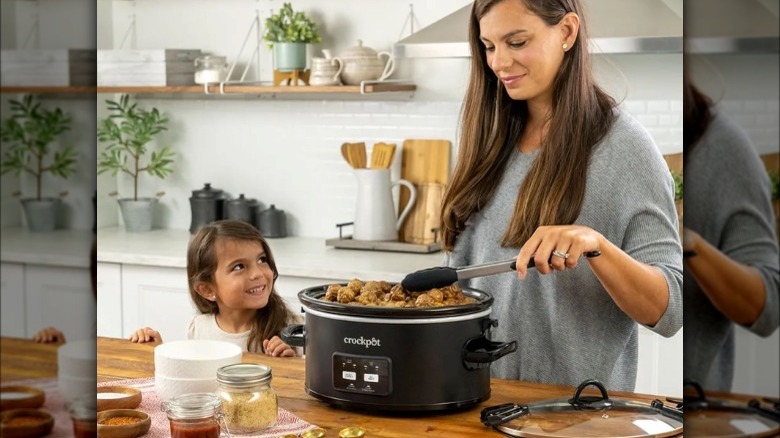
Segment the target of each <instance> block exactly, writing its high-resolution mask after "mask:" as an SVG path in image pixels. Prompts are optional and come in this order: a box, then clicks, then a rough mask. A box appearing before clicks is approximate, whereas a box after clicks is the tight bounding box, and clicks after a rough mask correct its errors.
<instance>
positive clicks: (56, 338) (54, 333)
mask: <svg viewBox="0 0 780 438" xmlns="http://www.w3.org/2000/svg"><path fill="white" fill-rule="evenodd" d="M33 341H35V342H44V343H49V342H57V343H62V342H65V335H64V334H63V333H62V332H61V331H59V330H57V329H56V328H54V327H46V328H45V329H41V330H40V331H39V332H38V333H36V334H35V336H33Z"/></svg>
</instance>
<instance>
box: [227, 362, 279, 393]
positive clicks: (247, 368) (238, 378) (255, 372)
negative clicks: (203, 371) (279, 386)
mask: <svg viewBox="0 0 780 438" xmlns="http://www.w3.org/2000/svg"><path fill="white" fill-rule="evenodd" d="M271 378H272V376H271V367H269V366H268V365H263V364H256V363H236V364H232V365H225V366H223V367H221V368H219V369H218V370H217V382H219V383H221V384H224V385H227V386H230V387H234V388H245V387H249V386H254V385H258V384H261V383H271Z"/></svg>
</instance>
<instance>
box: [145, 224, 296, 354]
mask: <svg viewBox="0 0 780 438" xmlns="http://www.w3.org/2000/svg"><path fill="white" fill-rule="evenodd" d="M278 276H279V273H278V272H277V270H276V263H275V262H274V258H273V256H272V255H271V248H270V247H269V246H268V243H267V242H266V241H265V239H264V238H263V236H262V235H261V234H260V232H259V231H257V229H255V228H254V227H253V226H251V225H249V224H247V223H245V222H242V221H235V220H221V221H216V222H213V223H211V224H208V225H206V226H204V227H202V228H201V229H200V230H198V232H197V233H196V234H195V236H193V238H192V240H191V241H190V243H189V246H188V248H187V277H188V280H189V286H190V296H191V297H192V300H193V301H194V302H195V306H196V307H197V308H198V310H199V311H200V314H198V315H195V316H194V317H193V318H192V320H191V321H190V323H189V327H188V329H187V337H188V338H189V339H212V340H219V341H226V342H231V343H233V344H236V345H239V346H240V347H241V348H243V349H244V351H250V352H260V353H265V354H268V355H270V356H295V355H296V352H295V350H294V349H293V348H292V347H290V346H289V345H287V344H285V343H284V342H282V340H281V339H280V338H279V336H278V335H279V332H280V331H281V329H282V328H283V327H285V326H286V325H288V324H290V323H293V322H296V318H295V317H294V315H293V313H292V312H291V311H290V310H289V309H288V308H287V306H286V305H285V303H284V301H283V300H282V298H281V297H280V296H279V294H278V293H277V292H276V290H275V289H274V281H276V279H277V277H278ZM130 341H132V342H162V337H161V336H160V334H159V333H158V332H157V331H155V330H153V329H151V328H149V327H144V328H141V329H138V330H137V331H136V332H135V333H133V334H132V336H130Z"/></svg>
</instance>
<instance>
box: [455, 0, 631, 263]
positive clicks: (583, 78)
mask: <svg viewBox="0 0 780 438" xmlns="http://www.w3.org/2000/svg"><path fill="white" fill-rule="evenodd" d="M502 1H522V2H523V4H524V5H525V6H526V7H527V8H528V10H529V11H530V12H532V13H533V14H535V15H537V16H539V17H540V18H541V19H542V20H544V22H545V23H547V25H549V26H552V25H555V24H557V23H559V22H560V20H561V19H562V18H563V16H564V15H566V14H567V13H569V12H574V13H576V14H577V15H578V16H579V17H580V27H579V32H578V34H577V39H576V40H575V43H574V44H573V46H572V48H571V49H570V50H569V51H568V52H567V53H566V54H565V56H564V60H563V64H562V65H561V68H560V70H559V71H558V75H557V76H556V78H555V80H554V82H553V102H552V115H551V118H550V120H549V128H548V131H547V135H546V138H544V139H543V141H542V144H541V147H540V151H539V155H538V156H537V158H536V160H535V161H534V163H533V165H532V166H531V169H530V170H529V171H528V175H527V176H526V178H525V180H524V181H523V184H522V185H521V187H520V190H519V192H518V196H517V201H516V203H515V209H514V213H513V215H512V219H511V221H510V222H509V227H508V228H507V229H506V231H505V232H504V236H503V239H502V242H501V243H502V246H505V247H519V246H522V245H523V244H524V243H525V241H526V240H528V238H529V237H531V235H532V234H533V232H534V231H535V230H536V228H538V227H539V226H540V225H561V224H571V223H573V222H574V221H575V220H576V219H577V217H578V216H579V213H580V209H581V208H582V202H583V199H584V197H585V183H586V178H587V168H588V162H589V160H590V156H591V154H592V152H593V149H594V147H595V145H596V144H597V143H598V142H599V141H600V140H601V139H602V138H603V137H604V135H605V134H606V133H607V132H608V131H609V129H610V127H611V126H612V123H613V121H614V114H613V111H612V110H613V108H614V107H615V106H616V103H615V101H614V99H612V98H611V97H610V96H609V95H607V94H606V93H605V92H604V91H603V90H601V88H599V87H598V86H597V85H596V83H595V79H594V77H593V73H592V71H591V66H590V57H589V54H588V39H587V32H586V31H587V29H586V26H585V20H584V17H583V13H582V8H581V6H580V3H579V1H578V0H476V1H475V2H474V5H473V6H472V10H471V19H470V23H469V45H470V47H471V74H470V77H469V84H468V88H467V90H466V97H465V101H464V105H463V110H462V112H461V121H460V126H461V135H460V146H459V151H458V160H457V164H456V166H455V169H454V170H453V177H452V181H451V183H450V185H449V187H448V188H447V191H446V193H445V195H444V199H443V201H442V210H441V218H442V240H443V246H444V249H446V250H448V251H451V250H452V249H453V247H454V245H455V240H456V239H457V237H458V235H459V234H460V233H461V232H462V231H463V230H464V228H465V226H466V221H467V220H468V218H469V217H470V216H471V215H472V214H474V213H475V212H478V211H479V210H480V209H481V208H482V207H484V205H485V204H486V203H487V201H488V200H489V199H490V198H491V197H492V196H493V194H494V192H495V190H496V187H497V185H498V183H499V181H500V178H499V177H498V176H500V175H502V174H503V172H504V169H505V168H506V163H507V162H508V160H509V158H510V156H511V154H512V153H513V151H514V150H515V148H518V147H519V144H520V139H521V137H522V135H523V130H524V129H525V124H526V122H527V120H528V107H527V104H526V102H525V101H524V100H513V99H512V98H510V97H509V95H508V94H507V93H506V92H505V90H504V88H503V86H502V85H501V84H500V82H499V80H498V78H497V77H496V75H495V73H494V72H493V71H492V70H491V69H490V68H489V66H488V64H487V59H486V56H485V51H484V47H483V44H482V42H481V41H480V39H479V36H480V29H479V20H480V19H481V18H482V17H483V16H484V15H485V14H487V12H488V11H489V10H490V9H491V8H492V7H493V6H495V5H496V4H498V3H500V2H502Z"/></svg>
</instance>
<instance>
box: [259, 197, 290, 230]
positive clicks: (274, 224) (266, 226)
mask: <svg viewBox="0 0 780 438" xmlns="http://www.w3.org/2000/svg"><path fill="white" fill-rule="evenodd" d="M260 233H261V234H262V235H263V237H271V238H272V237H287V216H286V215H285V214H284V210H277V209H276V207H275V206H274V204H271V207H269V208H268V210H264V211H262V212H261V213H260Z"/></svg>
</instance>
